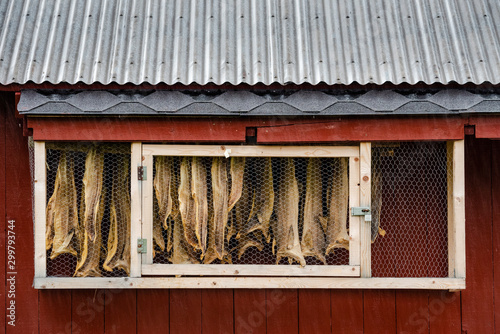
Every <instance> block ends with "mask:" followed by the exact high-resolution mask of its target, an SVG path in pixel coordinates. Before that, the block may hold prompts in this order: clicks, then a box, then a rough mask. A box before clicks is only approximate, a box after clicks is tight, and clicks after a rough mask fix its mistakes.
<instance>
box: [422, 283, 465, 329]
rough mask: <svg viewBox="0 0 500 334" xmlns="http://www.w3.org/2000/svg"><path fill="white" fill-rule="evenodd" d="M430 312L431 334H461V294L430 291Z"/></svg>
mask: <svg viewBox="0 0 500 334" xmlns="http://www.w3.org/2000/svg"><path fill="white" fill-rule="evenodd" d="M428 310H429V320H430V323H429V326H430V328H429V329H430V331H429V333H430V334H434V333H435V334H441V333H450V334H453V333H457V334H458V333H461V331H462V329H461V326H462V319H461V314H460V312H461V310H460V292H448V291H430V292H429V305H428ZM414 320H415V321H418V318H416V319H414Z"/></svg>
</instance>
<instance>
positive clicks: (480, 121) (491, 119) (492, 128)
mask: <svg viewBox="0 0 500 334" xmlns="http://www.w3.org/2000/svg"><path fill="white" fill-rule="evenodd" d="M469 124H471V125H475V128H476V129H475V137H476V138H491V139H498V138H500V117H499V116H497V115H488V116H471V117H469Z"/></svg>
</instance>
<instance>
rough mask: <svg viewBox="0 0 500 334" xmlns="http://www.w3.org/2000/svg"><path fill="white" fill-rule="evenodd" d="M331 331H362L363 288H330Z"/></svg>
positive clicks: (353, 333)
mask: <svg viewBox="0 0 500 334" xmlns="http://www.w3.org/2000/svg"><path fill="white" fill-rule="evenodd" d="M330 310H331V312H332V333H352V334H355V333H363V290H332V291H331V307H330Z"/></svg>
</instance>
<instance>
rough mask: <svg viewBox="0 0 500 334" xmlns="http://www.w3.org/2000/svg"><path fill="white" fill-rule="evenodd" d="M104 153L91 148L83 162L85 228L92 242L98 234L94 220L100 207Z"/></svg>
mask: <svg viewBox="0 0 500 334" xmlns="http://www.w3.org/2000/svg"><path fill="white" fill-rule="evenodd" d="M103 168H104V153H103V152H102V151H101V150H99V149H98V148H97V147H95V146H94V147H92V148H91V149H90V151H89V152H88V153H87V159H86V160H85V174H84V176H83V185H84V186H85V222H84V225H85V228H86V229H87V234H88V236H89V239H90V240H92V241H94V240H95V238H96V234H97V233H98V232H99V231H98V229H97V226H96V220H97V219H96V218H97V214H98V211H99V207H100V204H101V203H100V200H101V191H102V184H103Z"/></svg>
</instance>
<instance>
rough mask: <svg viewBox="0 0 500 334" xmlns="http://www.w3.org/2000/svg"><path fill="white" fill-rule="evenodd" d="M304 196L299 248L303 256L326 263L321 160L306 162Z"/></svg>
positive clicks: (314, 159) (310, 159) (311, 159)
mask: <svg viewBox="0 0 500 334" xmlns="http://www.w3.org/2000/svg"><path fill="white" fill-rule="evenodd" d="M306 182H307V183H306V198H305V204H304V211H303V212H304V214H303V230H302V241H301V249H302V254H303V255H304V256H313V257H315V258H316V259H318V260H319V261H321V262H323V263H324V264H326V259H325V247H326V245H325V233H324V232H323V231H324V229H326V222H327V219H326V218H324V217H323V202H322V198H323V196H322V182H321V161H320V159H319V158H309V162H308V164H307V181H306Z"/></svg>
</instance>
